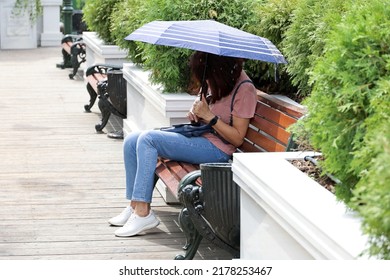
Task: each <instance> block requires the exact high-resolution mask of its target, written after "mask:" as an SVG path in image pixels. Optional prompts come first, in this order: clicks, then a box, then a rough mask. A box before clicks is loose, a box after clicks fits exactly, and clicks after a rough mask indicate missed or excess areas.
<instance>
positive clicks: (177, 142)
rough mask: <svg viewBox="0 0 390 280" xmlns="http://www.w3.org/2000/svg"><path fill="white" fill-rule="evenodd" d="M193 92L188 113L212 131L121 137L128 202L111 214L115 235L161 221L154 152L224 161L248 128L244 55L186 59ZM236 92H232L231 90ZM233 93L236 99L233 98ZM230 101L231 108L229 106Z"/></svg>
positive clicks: (251, 94) (250, 105) (249, 90)
mask: <svg viewBox="0 0 390 280" xmlns="http://www.w3.org/2000/svg"><path fill="white" fill-rule="evenodd" d="M190 70H191V78H192V79H191V81H192V85H195V86H193V89H192V91H193V92H196V93H199V92H200V93H201V94H200V96H203V97H202V98H201V97H199V98H197V99H196V100H195V102H194V104H193V105H192V108H191V110H190V111H189V113H188V118H189V120H190V121H202V122H204V123H210V124H211V125H212V127H213V128H214V130H215V132H216V133H204V134H203V135H202V136H200V137H191V138H189V137H186V136H183V135H181V134H178V133H172V132H165V131H161V130H148V131H139V132H132V133H130V134H129V135H128V136H127V137H126V139H125V140H124V144H123V149H124V163H125V171H126V198H127V199H128V200H129V201H130V202H129V205H128V206H127V207H126V208H125V209H124V210H123V211H122V213H121V214H119V215H118V216H116V217H114V218H112V219H110V220H109V223H110V224H111V225H113V226H121V228H119V229H117V230H116V231H115V235H116V236H121V237H128V236H134V235H137V234H139V233H141V232H142V231H145V230H148V229H152V228H154V227H157V226H158V225H159V220H158V219H157V218H156V216H155V215H154V213H153V211H152V210H151V209H150V203H151V200H152V193H153V189H154V184H153V182H154V172H155V169H156V163H157V159H158V157H163V158H167V159H171V160H175V161H184V162H189V163H193V164H201V163H208V162H228V161H229V159H230V158H231V155H232V154H233V153H234V152H235V150H236V147H239V146H240V145H241V144H242V142H243V139H244V136H245V134H246V132H247V129H248V126H249V121H250V119H251V118H252V117H253V116H254V113H255V108H256V101H257V98H256V89H255V87H254V86H253V84H252V83H251V82H247V81H250V80H249V78H248V76H247V74H246V73H245V71H244V70H243V60H242V59H239V58H233V57H224V56H218V55H214V54H208V53H203V52H195V53H194V54H193V55H192V56H191V59H190ZM235 93H236V94H235ZM233 95H235V97H234V102H233V103H232V104H233V106H232V104H231V102H232V98H233ZM231 106H232V111H231Z"/></svg>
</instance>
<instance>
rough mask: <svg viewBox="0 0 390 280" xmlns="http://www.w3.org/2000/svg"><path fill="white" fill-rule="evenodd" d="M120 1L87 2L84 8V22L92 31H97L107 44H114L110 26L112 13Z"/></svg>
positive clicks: (101, 0) (95, 0) (98, 0)
mask: <svg viewBox="0 0 390 280" xmlns="http://www.w3.org/2000/svg"><path fill="white" fill-rule="evenodd" d="M120 2H121V1H119V0H86V2H85V5H84V8H83V20H84V21H85V23H86V24H87V26H88V28H89V29H90V30H91V31H95V32H96V33H97V35H98V36H99V38H100V39H102V40H103V41H104V42H105V43H106V44H112V43H113V42H114V38H113V37H112V36H111V31H110V24H111V13H112V11H113V10H114V8H115V5H116V4H118V3H120Z"/></svg>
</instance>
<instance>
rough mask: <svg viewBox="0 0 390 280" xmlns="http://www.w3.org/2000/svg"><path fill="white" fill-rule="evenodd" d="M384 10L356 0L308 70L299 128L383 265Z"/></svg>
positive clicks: (389, 12)
mask: <svg viewBox="0 0 390 280" xmlns="http://www.w3.org/2000/svg"><path fill="white" fill-rule="evenodd" d="M388 30H390V6H389V5H388V4H387V3H382V1H381V0H372V1H368V2H367V1H364V0H355V1H353V4H352V5H351V6H350V8H349V9H348V10H347V11H346V12H345V14H344V16H343V17H342V18H341V21H340V23H339V24H337V25H332V27H330V32H329V34H328V36H327V37H326V39H325V40H324V42H325V44H324V46H323V50H324V51H323V56H322V57H321V58H319V59H318V60H317V61H316V63H315V66H314V68H313V73H312V76H311V79H312V80H313V81H314V84H313V85H314V86H313V91H312V93H311V95H310V96H309V97H308V98H307V99H306V101H305V103H306V105H307V106H308V111H309V112H310V114H309V116H308V117H307V118H306V119H305V121H304V123H305V127H306V130H307V131H310V133H311V136H310V140H311V143H312V144H313V145H314V147H316V148H318V149H319V150H321V152H322V153H323V154H324V156H325V161H324V163H323V168H324V171H325V172H328V173H331V174H334V175H335V176H336V177H337V178H338V179H340V180H341V182H342V183H341V184H340V185H338V186H337V187H336V196H337V197H338V198H339V199H341V200H343V201H345V202H346V203H347V204H348V205H349V206H350V207H352V208H353V209H355V210H356V211H357V212H358V213H359V215H360V216H362V217H363V226H364V231H365V232H366V233H368V234H369V236H370V244H371V246H370V250H369V252H370V254H372V255H377V256H378V257H380V258H385V259H389V257H390V215H389V213H390V197H389V196H390V195H389V194H390V184H389V178H390V169H389V168H386V167H389V161H390V153H389V143H390V133H389V123H390V82H389V81H390V45H389V42H390V33H389V32H388Z"/></svg>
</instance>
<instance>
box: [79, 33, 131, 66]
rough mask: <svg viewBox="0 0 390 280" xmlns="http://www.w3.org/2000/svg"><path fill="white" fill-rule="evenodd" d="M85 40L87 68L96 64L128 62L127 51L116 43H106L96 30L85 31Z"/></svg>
mask: <svg viewBox="0 0 390 280" xmlns="http://www.w3.org/2000/svg"><path fill="white" fill-rule="evenodd" d="M83 41H84V43H85V45H86V62H85V69H87V68H88V67H90V66H92V65H95V64H115V65H122V64H123V63H124V62H128V60H127V59H126V57H127V51H125V50H122V49H120V48H119V47H118V46H116V45H106V44H104V42H103V41H102V40H101V39H100V38H99V37H98V36H97V34H96V32H83Z"/></svg>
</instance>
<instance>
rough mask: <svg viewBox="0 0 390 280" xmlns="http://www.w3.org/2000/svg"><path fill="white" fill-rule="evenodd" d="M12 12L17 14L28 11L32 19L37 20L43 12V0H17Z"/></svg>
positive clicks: (32, 20)
mask: <svg viewBox="0 0 390 280" xmlns="http://www.w3.org/2000/svg"><path fill="white" fill-rule="evenodd" d="M12 13H13V14H14V15H15V16H21V15H23V14H24V13H27V14H28V17H29V19H30V21H31V22H35V21H36V20H37V18H38V16H40V15H41V14H42V4H41V0H16V1H15V4H14V7H13V9H12Z"/></svg>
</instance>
